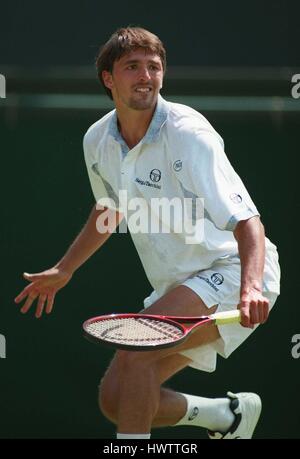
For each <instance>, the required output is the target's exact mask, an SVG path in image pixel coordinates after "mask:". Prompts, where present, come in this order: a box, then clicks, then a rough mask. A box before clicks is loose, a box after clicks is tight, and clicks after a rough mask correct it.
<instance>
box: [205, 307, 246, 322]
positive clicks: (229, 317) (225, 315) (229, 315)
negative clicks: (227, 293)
mask: <svg viewBox="0 0 300 459" xmlns="http://www.w3.org/2000/svg"><path fill="white" fill-rule="evenodd" d="M210 317H211V318H212V319H214V320H215V324H216V325H224V324H234V323H239V322H240V321H241V311H240V310H239V309H234V310H232V311H223V312H216V313H215V314H211V316H210Z"/></svg>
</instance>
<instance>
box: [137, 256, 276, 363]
mask: <svg viewBox="0 0 300 459" xmlns="http://www.w3.org/2000/svg"><path fill="white" fill-rule="evenodd" d="M181 285H186V286H187V287H189V288H190V289H192V290H193V291H194V292H195V293H197V295H199V297H200V298H201V299H202V301H203V302H204V303H205V305H206V306H207V307H208V308H210V307H212V306H214V305H216V304H217V305H218V308H217V311H216V312H221V311H228V310H231V309H235V308H237V305H238V304H239V301H240V286H241V265H240V259H239V258H238V257H237V258H235V259H234V260H232V259H231V260H230V262H229V261H227V262H226V261H222V262H219V263H216V264H215V265H213V266H212V267H211V268H210V269H206V270H203V271H199V272H198V273H197V274H196V275H195V276H194V277H191V278H189V279H187V280H186V281H185V282H183V283H182V284H181ZM279 288H280V268H279V264H278V254H277V251H276V250H274V251H273V250H271V251H268V254H267V255H266V263H265V272H264V286H263V294H264V296H266V297H267V298H268V299H269V301H270V303H269V309H270V310H271V309H272V307H273V306H274V303H275V301H276V299H277V297H278V295H279ZM157 299H158V297H157V295H155V292H153V293H152V295H150V297H148V298H146V299H145V300H144V307H145V308H147V307H149V306H150V305H151V304H153V303H154V302H155V301H156V300H157ZM258 326H259V324H258V325H256V326H255V327H254V328H253V329H251V328H245V327H242V326H241V325H240V324H226V325H221V326H218V329H219V333H220V338H219V339H218V340H217V341H214V342H213V343H209V344H206V345H203V346H199V347H197V348H193V349H189V350H187V351H182V352H181V354H182V355H184V356H186V357H188V358H189V359H191V360H192V362H191V363H190V365H189V366H191V367H193V368H196V369H198V370H202V371H208V372H212V371H215V369H216V363H217V354H219V355H221V356H222V357H224V358H228V357H229V356H230V354H231V353H232V352H233V351H234V350H235V349H237V348H238V347H239V346H240V345H241V344H242V343H243V342H244V341H245V340H246V339H247V338H248V337H249V336H250V335H251V334H252V333H253V331H254V330H255V329H256V328H257V327H258Z"/></svg>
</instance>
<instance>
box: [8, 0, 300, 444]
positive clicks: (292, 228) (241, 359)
mask: <svg viewBox="0 0 300 459" xmlns="http://www.w3.org/2000/svg"><path fill="white" fill-rule="evenodd" d="M67 3H68V4H69V8H67V7H66V6H63V5H61V4H57V6H54V4H53V3H51V5H52V6H50V4H49V5H48V6H46V7H45V10H44V11H43V12H42V11H41V10H40V9H39V8H41V7H38V6H37V3H35V2H26V5H27V6H28V8H26V9H25V7H24V6H23V5H25V4H24V3H23V2H12V3H10V4H9V5H8V4H7V5H6V8H7V11H6V18H7V21H6V22H5V23H4V25H3V27H4V32H5V27H6V28H7V35H6V41H3V40H1V47H0V50H1V55H0V62H1V63H3V64H10V65H25V66H30V65H34V66H39V67H40V68H42V67H43V66H44V65H48V64H49V63H51V64H52V65H56V64H57V65H59V64H62V63H67V64H68V65H71V64H79V63H88V64H89V63H90V65H93V64H92V61H93V57H94V54H95V50H96V49H97V47H98V45H99V44H100V43H102V42H103V41H104V40H105V39H106V38H107V36H108V35H109V34H110V33H111V32H112V31H113V30H114V29H115V28H116V27H117V26H120V25H124V24H128V23H139V24H141V25H143V26H145V27H148V28H150V29H152V30H153V31H154V32H156V33H158V34H159V35H160V36H162V38H163V39H164V41H165V43H166V45H167V47H168V50H169V62H170V63H171V64H173V65H175V64H176V65H179V64H180V65H183V64H185V65H237V66H241V65H277V66H281V65H288V64H290V65H293V66H295V65H297V64H298V61H297V58H298V55H297V53H296V47H295V41H294V38H293V34H294V33H295V29H294V28H293V17H294V16H295V14H293V8H294V3H293V2H291V3H289V2H279V1H277V2H276V1H275V2H270V3H269V5H270V4H271V3H272V5H273V6H269V7H268V8H267V7H266V6H259V5H258V3H257V4H256V3H255V2H254V3H251V5H252V6H250V2H249V5H248V6H247V7H246V8H245V9H244V8H243V9H241V8H240V9H237V8H236V6H237V3H235V2H226V5H227V6H226V9H225V8H224V6H222V3H221V2H212V3H211V5H210V6H207V5H205V6H204V5H202V3H201V5H200V4H199V2H190V4H192V6H191V7H190V8H188V7H187V8H186V9H185V10H184V11H181V10H180V8H179V7H178V8H177V10H176V8H175V9H174V8H172V9H170V7H169V8H167V7H166V6H165V5H164V6H161V7H160V9H159V14H158V10H157V5H155V2H154V3H153V2H151V4H147V5H142V3H141V2H129V4H127V7H125V6H124V4H123V2H117V8H113V7H112V6H110V7H108V6H107V7H106V9H104V7H102V5H101V7H100V6H99V4H98V2H97V3H96V2H93V1H91V2H72V3H71V2H67ZM166 3H167V2H166ZM266 3H268V2H266ZM87 4H88V5H89V7H87ZM128 5H129V6H128ZM48 10H49V11H48ZM175 10H176V11H175ZM175 13H176V14H175ZM3 17H4V16H3ZM179 17H180V19H179ZM207 18H209V20H206V19H207ZM208 24H210V26H208ZM9 31H10V33H9ZM2 32H3V29H2ZM11 32H13V33H11ZM198 45H199V48H198V49H199V53H195V52H194V50H195V49H197V46H198ZM200 45H201V48H200ZM0 73H1V67H0ZM8 83H9V82H8ZM8 85H9V84H8ZM82 92H84V88H82ZM287 92H289V89H288V90H287ZM0 108H1V101H0ZM204 114H205V115H206V116H207V117H208V118H209V121H210V122H212V124H213V125H214V127H215V128H216V130H217V131H218V132H220V134H221V135H222V137H223V138H224V140H225V146H226V153H227V155H228V157H229V159H230V161H231V163H232V164H233V166H234V167H235V169H236V171H237V172H238V173H239V175H240V176H241V177H242V179H243V181H244V182H245V184H246V186H247V188H248V190H249V192H250V194H251V196H252V198H253V199H254V201H255V203H256V205H257V207H258V209H259V210H260V212H261V215H262V220H263V223H264V224H265V227H266V232H267V235H268V237H269V238H270V239H271V240H272V241H273V242H274V243H275V244H276V245H277V246H278V250H279V254H280V263H281V267H282V294H281V296H280V298H279V300H278V302H277V304H276V306H275V308H274V310H273V312H272V315H271V317H270V320H269V321H268V322H267V324H265V325H264V326H263V327H261V328H260V329H258V330H257V331H256V333H255V335H253V336H252V337H251V338H250V339H249V340H248V341H247V342H246V343H245V344H244V346H243V347H242V348H240V350H238V351H237V352H236V353H234V354H233V355H232V356H231V358H230V359H229V360H226V361H225V360H223V359H219V363H218V367H217V371H216V372H215V373H213V374H207V373H202V372H198V371H196V370H193V369H188V370H186V371H185V372H183V373H182V374H180V375H177V376H176V377H175V378H174V379H173V380H172V381H171V382H170V384H169V386H171V387H174V388H175V389H177V390H179V391H183V392H187V393H188V392H190V393H194V394H199V395H203V396H212V397H215V396H223V395H224V392H225V391H226V390H231V391H257V392H258V393H259V394H260V395H261V397H262V400H263V404H264V409H263V413H262V418H261V422H260V423H259V425H258V428H257V431H256V436H257V437H258V438H299V427H300V414H299V413H300V411H299V408H300V403H299V400H300V396H299V372H300V359H293V358H292V356H291V348H292V344H291V338H292V336H293V335H294V334H296V333H300V321H299V318H300V314H299V309H298V308H299V300H298V295H297V289H298V279H297V277H298V263H297V260H298V257H297V248H298V247H297V245H298V237H299V231H298V215H297V214H298V211H299V200H298V199H297V198H298V193H297V192H296V190H297V185H298V183H297V182H298V167H299V161H298V155H299V126H300V123H299V116H298V115H297V116H296V115H294V116H283V117H281V118H279V119H276V118H275V119H274V118H272V117H271V116H269V115H260V116H254V115H247V114H246V113H244V114H243V115H234V114H231V115H229V114H228V113H226V114H206V113H204ZM101 115H102V113H98V114H97V113H81V112H80V111H79V110H74V111H73V112H68V113H67V114H66V113H61V112H55V113H54V112H53V113H48V112H47V113H46V112H43V111H41V112H40V111H32V112H30V113H20V114H19V116H18V119H17V120H11V119H7V117H5V115H4V112H3V111H1V110H0V123H1V124H0V148H1V162H2V167H1V170H2V179H1V185H2V189H1V196H2V206H1V215H2V219H1V222H2V224H1V254H2V269H1V281H2V282H1V290H0V294H1V297H2V298H1V308H0V333H2V334H4V335H5V336H6V340H7V358H6V359H1V360H0V375H1V377H0V437H1V438H29V437H30V438H78V437H80V438H113V436H114V432H115V429H114V426H112V425H111V424H110V423H109V422H108V421H106V420H105V419H104V418H103V416H102V415H101V414H100V412H99V410H98V407H97V385H98V382H99V380H100V378H101V376H102V375H103V372H104V371H105V368H106V367H107V365H108V363H109V361H110V359H111V357H112V354H113V353H112V351H110V350H106V349H104V348H102V347H99V348H98V347H96V346H93V345H92V344H90V343H88V342H87V341H85V340H84V339H83V338H82V334H81V324H82V322H83V321H84V320H85V319H86V318H87V317H90V316H93V315H96V314H101V313H109V312H113V311H120V312H121V311H124V312H125V311H130V310H131V311H135V310H138V309H139V308H140V307H141V304H142V300H143V298H144V297H145V296H146V295H148V294H149V292H150V290H151V287H150V285H149V284H148V282H147V280H146V278H145V274H144V272H143V269H142V266H141V264H140V261H139V259H138V256H137V253H136V251H135V249H134V247H133V244H132V242H131V239H130V236H129V235H126V234H123V235H113V236H112V237H111V238H110V240H109V241H108V242H107V244H106V245H105V246H104V247H103V248H102V249H101V251H99V253H97V254H95V255H94V257H93V258H92V259H90V260H89V261H88V262H87V263H86V264H85V265H84V266H83V267H82V268H81V269H80V270H79V271H78V272H77V273H76V274H75V275H74V277H73V280H72V282H71V283H70V284H69V286H68V287H66V288H65V289H64V290H63V291H61V292H60V293H59V294H58V296H57V300H56V305H55V310H54V313H53V314H52V315H51V316H49V317H43V318H42V319H41V320H39V321H38V320H36V319H35V318H33V314H32V313H31V314H27V315H25V316H23V315H21V314H20V313H19V308H18V307H17V306H16V305H15V304H14V303H13V298H14V296H16V294H17V293H19V291H20V290H21V289H22V288H23V286H24V285H25V284H26V282H25V281H23V279H22V272H23V271H28V272H38V271H40V270H43V269H46V268H48V267H50V266H51V265H53V264H54V263H55V262H56V261H57V260H58V259H59V258H60V257H61V256H62V254H63V253H64V251H65V250H66V248H67V247H68V245H69V244H70V242H71V241H72V239H73V238H74V237H75V236H76V235H77V234H78V232H79V230H80V229H81V227H82V225H83V224H84V222H85V220H86V218H87V216H88V214H89V212H90V209H91V206H92V204H93V196H92V193H91V190H90V186H89V182H88V178H87V173H86V170H85V164H84V160H83V153H82V137H83V134H84V132H85V131H86V129H87V128H88V127H89V125H90V124H91V123H92V122H94V121H95V120H96V119H97V118H99V117H100V116H101ZM152 437H153V438H159V437H164V438H167V437H168V438H179V437H182V438H205V433H204V432H203V431H202V430H201V429H193V428H188V427H181V428H169V429H162V430H155V431H153V434H152Z"/></svg>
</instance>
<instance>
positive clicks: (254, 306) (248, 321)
mask: <svg viewBox="0 0 300 459" xmlns="http://www.w3.org/2000/svg"><path fill="white" fill-rule="evenodd" d="M238 309H240V311H241V325H242V326H243V327H248V328H254V325H255V324H263V323H264V322H266V320H267V318H268V315H269V300H268V298H266V297H265V296H263V294H262V292H261V291H259V290H256V289H254V288H249V290H248V291H247V292H244V293H242V295H241V300H240V304H239V305H238Z"/></svg>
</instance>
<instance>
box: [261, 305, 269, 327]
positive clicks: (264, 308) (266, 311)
mask: <svg viewBox="0 0 300 459" xmlns="http://www.w3.org/2000/svg"><path fill="white" fill-rule="evenodd" d="M261 311H262V320H261V323H262V324H264V323H265V322H266V321H267V319H268V317H269V301H264V302H263V304H262V308H261Z"/></svg>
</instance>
